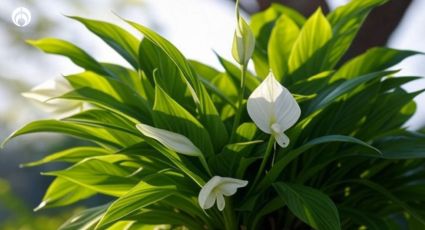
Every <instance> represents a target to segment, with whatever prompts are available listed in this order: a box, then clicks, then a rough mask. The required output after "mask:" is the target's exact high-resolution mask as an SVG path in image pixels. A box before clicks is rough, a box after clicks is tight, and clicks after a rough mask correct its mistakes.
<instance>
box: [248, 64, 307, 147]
mask: <svg viewBox="0 0 425 230" xmlns="http://www.w3.org/2000/svg"><path fill="white" fill-rule="evenodd" d="M247 110H248V114H249V116H250V117H251V119H252V120H253V121H254V123H255V124H256V125H257V126H258V128H259V129H261V130H262V131H263V132H265V133H268V134H271V135H273V136H274V137H275V139H276V142H277V143H278V144H279V145H280V146H282V147H286V146H288V144H289V138H288V137H287V136H286V135H285V134H284V132H285V131H286V130H287V129H289V128H290V127H291V126H293V125H294V124H295V122H296V121H297V120H298V118H299V117H300V115H301V109H300V107H299V105H298V103H297V102H296V100H295V98H294V97H293V96H292V94H291V93H290V92H289V91H288V89H286V88H285V87H283V86H282V85H281V84H280V83H279V82H278V81H277V80H276V78H275V77H274V75H273V74H272V73H271V72H270V74H269V75H268V76H267V78H266V79H264V81H263V82H262V83H261V84H260V85H259V86H258V87H257V88H256V89H255V90H254V92H252V94H251V95H250V96H249V98H248V102H247Z"/></svg>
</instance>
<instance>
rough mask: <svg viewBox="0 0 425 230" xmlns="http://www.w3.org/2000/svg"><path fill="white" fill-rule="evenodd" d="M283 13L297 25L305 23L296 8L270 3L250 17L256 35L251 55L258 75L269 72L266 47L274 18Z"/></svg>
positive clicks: (264, 74)
mask: <svg viewBox="0 0 425 230" xmlns="http://www.w3.org/2000/svg"><path fill="white" fill-rule="evenodd" d="M282 15H285V16H287V17H289V18H291V20H292V21H294V22H295V23H296V24H297V26H298V27H301V26H302V25H303V24H304V23H305V18H304V17H303V16H302V15H301V14H300V13H298V12H297V11H296V10H294V9H291V8H289V7H286V6H283V5H280V4H277V3H272V5H271V6H270V7H269V8H268V9H267V10H265V11H262V12H259V13H256V14H254V15H253V16H252V17H251V28H252V30H253V32H254V35H255V37H256V43H255V44H256V46H255V50H254V55H253V58H252V59H253V61H254V67H255V71H256V73H257V75H258V76H260V77H261V78H264V77H266V76H267V74H269V71H270V67H269V63H268V57H267V47H268V42H269V39H270V35H271V33H272V29H273V26H274V24H275V22H276V20H277V19H278V18H279V17H280V16H282Z"/></svg>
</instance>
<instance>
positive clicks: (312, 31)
mask: <svg viewBox="0 0 425 230" xmlns="http://www.w3.org/2000/svg"><path fill="white" fill-rule="evenodd" d="M331 37H332V28H331V25H330V24H329V22H328V20H327V19H326V17H325V16H323V13H322V10H321V9H318V10H317V11H316V12H315V13H314V14H313V15H312V16H311V17H310V18H309V19H308V20H307V22H306V23H305V24H304V26H303V27H302V29H301V32H300V35H299V36H298V38H297V40H296V41H295V43H294V47H293V48H292V51H291V54H290V56H289V65H288V67H289V72H294V71H295V70H297V69H298V68H299V67H300V66H302V65H303V64H304V63H306V62H307V60H308V59H309V58H310V57H312V56H313V55H314V54H315V53H316V52H317V51H318V50H319V49H320V48H322V47H323V46H324V45H325V44H326V42H327V41H329V39H331ZM294 80H295V81H296V80H297V79H294Z"/></svg>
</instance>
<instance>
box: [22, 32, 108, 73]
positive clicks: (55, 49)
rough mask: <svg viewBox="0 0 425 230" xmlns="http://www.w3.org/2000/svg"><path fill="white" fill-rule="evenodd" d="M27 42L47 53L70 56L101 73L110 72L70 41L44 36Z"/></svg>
mask: <svg viewBox="0 0 425 230" xmlns="http://www.w3.org/2000/svg"><path fill="white" fill-rule="evenodd" d="M27 42H28V43H29V44H31V45H33V46H35V47H37V48H39V49H41V50H43V51H44V52H46V53H50V54H58V55H62V56H65V57H68V58H69V59H70V60H71V61H72V62H74V63H75V64H76V65H77V66H80V67H81V68H84V69H86V70H90V71H93V72H96V73H99V74H109V73H108V71H107V70H105V69H104V68H103V67H102V65H101V64H99V62H97V61H96V60H95V59H94V58H93V57H92V56H90V55H89V54H88V53H86V52H85V51H84V50H82V49H81V48H79V47H77V46H76V45H74V44H72V43H70V42H67V41H64V40H60V39H56V38H44V39H40V40H36V41H33V40H29V41H27Z"/></svg>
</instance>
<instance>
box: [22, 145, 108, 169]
mask: <svg viewBox="0 0 425 230" xmlns="http://www.w3.org/2000/svg"><path fill="white" fill-rule="evenodd" d="M111 153H112V152H111V151H109V150H107V149H104V148H99V147H91V146H86V147H74V148H70V149H66V150H62V151H59V152H56V153H52V154H50V155H48V156H46V157H44V158H43V159H41V160H38V161H34V162H30V163H26V164H23V166H24V167H33V166H38V165H42V164H46V163H51V162H69V163H76V162H78V161H81V160H83V159H84V158H89V157H94V156H103V155H107V154H111Z"/></svg>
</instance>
